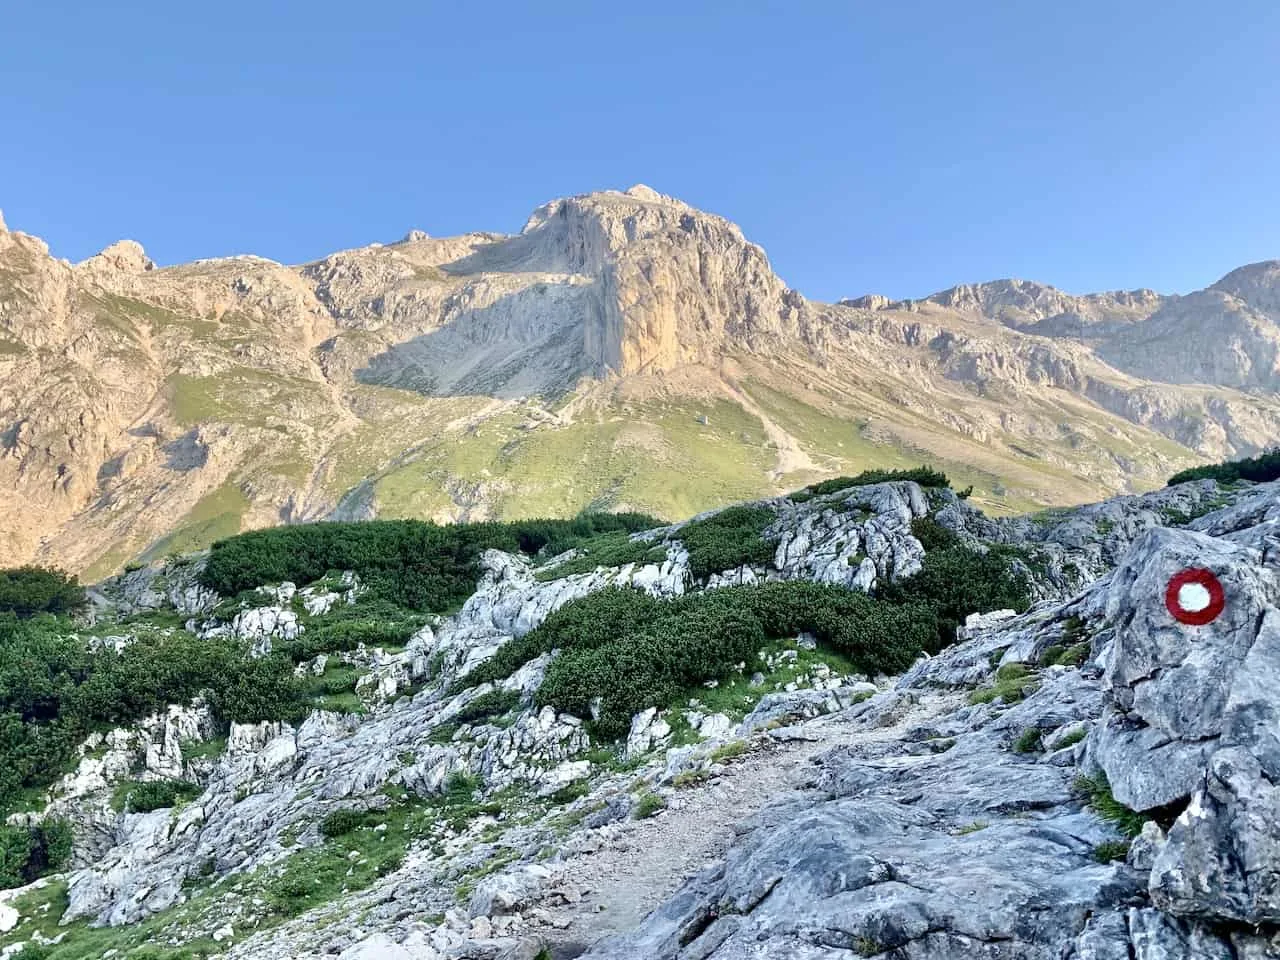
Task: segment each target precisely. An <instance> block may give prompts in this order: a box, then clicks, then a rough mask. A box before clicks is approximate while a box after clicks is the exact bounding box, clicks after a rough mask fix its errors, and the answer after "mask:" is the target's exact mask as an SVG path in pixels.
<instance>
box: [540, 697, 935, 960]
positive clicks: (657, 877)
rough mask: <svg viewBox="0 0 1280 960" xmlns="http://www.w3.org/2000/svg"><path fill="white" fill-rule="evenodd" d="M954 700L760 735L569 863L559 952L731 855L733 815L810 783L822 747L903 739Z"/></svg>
mask: <svg viewBox="0 0 1280 960" xmlns="http://www.w3.org/2000/svg"><path fill="white" fill-rule="evenodd" d="M955 703H956V698H955V696H954V695H930V696H926V697H923V698H921V700H920V701H919V702H918V703H911V704H909V705H908V706H907V708H906V709H905V710H904V711H903V712H902V713H901V715H900V716H898V717H897V718H896V719H895V720H894V721H893V722H892V723H890V724H888V725H885V726H880V727H870V728H868V727H866V726H864V725H862V724H860V723H859V722H858V721H857V720H856V719H852V720H851V719H850V718H849V717H848V716H847V714H835V715H832V716H829V717H818V718H816V719H813V720H809V721H806V722H805V723H803V724H799V725H797V726H795V727H791V728H788V730H787V731H778V732H777V734H778V735H782V736H789V738H788V739H778V737H777V736H775V735H766V736H764V737H762V738H761V739H759V740H757V741H755V743H754V744H753V747H752V749H751V750H750V751H749V752H748V753H746V754H744V755H743V756H742V757H740V758H739V759H736V760H734V761H732V762H731V763H730V764H729V766H728V770H727V772H726V773H725V774H724V775H723V776H719V777H716V778H715V779H714V780H711V781H709V782H707V783H705V784H703V785H701V786H699V787H694V788H690V789H686V790H681V791H680V792H679V793H677V795H676V796H675V797H674V798H673V800H672V801H671V803H670V805H669V806H668V808H667V809H666V810H664V811H663V812H661V813H659V814H657V815H655V816H653V817H651V818H649V819H647V820H633V821H628V822H627V823H626V824H625V825H624V826H623V829H622V832H621V833H620V834H619V835H618V836H617V837H615V838H614V839H612V840H611V841H609V842H608V843H606V844H604V845H602V846H601V847H600V848H599V849H598V850H595V851H592V852H589V853H587V852H584V853H579V854H577V855H575V856H573V857H571V858H570V859H568V860H567V861H566V862H565V864H564V867H563V875H565V876H567V877H571V878H572V879H573V880H574V881H575V882H576V883H578V884H580V885H581V886H583V887H584V888H585V889H586V890H587V892H586V894H585V896H584V897H583V900H582V902H581V903H578V904H574V905H573V906H565V907H561V908H559V909H558V910H555V911H552V913H553V915H554V914H559V922H560V923H565V922H566V921H567V924H568V925H567V926H565V927H564V929H561V930H552V931H548V932H547V935H548V939H549V940H550V941H551V943H552V956H553V957H554V958H555V960H568V958H572V957H576V956H577V955H578V954H579V953H581V952H583V951H585V950H586V949H587V947H588V946H590V945H591V944H593V943H595V942H596V941H597V940H599V939H601V938H603V937H607V936H610V935H613V934H617V933H622V932H624V931H627V930H630V929H631V928H633V927H635V926H636V925H637V924H638V923H639V922H640V920H642V919H643V918H644V916H645V915H646V914H647V913H649V911H650V910H652V909H654V908H655V907H656V906H658V905H659V904H660V903H662V902H663V901H664V900H666V899H667V898H668V897H670V896H671V894H672V893H674V892H675V891H676V890H677V889H678V888H679V886H680V885H681V884H682V883H683V882H684V881H685V880H686V879H687V878H688V877H690V876H691V875H693V874H695V873H697V872H698V871H700V870H702V869H703V868H705V867H708V866H711V865H713V864H715V863H717V862H718V861H719V860H720V859H721V858H722V857H723V856H724V854H725V852H726V851H727V850H728V848H729V845H730V843H731V842H732V840H733V838H734V836H735V833H734V826H735V824H737V823H739V822H741V821H743V820H746V819H747V818H749V817H750V816H752V815H753V814H755V813H756V812H757V811H759V810H760V809H762V808H763V807H765V806H767V805H768V804H770V803H773V802H776V801H779V800H782V799H785V798H786V795H787V794H788V793H790V792H791V791H793V790H796V789H798V788H804V787H805V786H807V785H812V783H813V780H814V778H815V775H816V773H817V769H816V767H815V766H814V764H813V763H812V760H813V758H814V757H815V756H817V755H818V754H820V753H824V752H826V751H827V750H830V749H831V748H832V747H835V746H839V745H841V744H849V743H856V742H863V743H866V742H871V741H879V740H892V739H897V738H899V737H901V736H902V734H903V732H904V731H905V730H907V729H908V728H910V727H914V726H916V725H918V724H921V723H924V722H926V721H927V720H928V719H929V718H931V717H935V716H937V715H938V714H940V713H943V712H946V711H947V710H948V709H949V708H951V707H952V706H954V705H955ZM801 738H803V739H801Z"/></svg>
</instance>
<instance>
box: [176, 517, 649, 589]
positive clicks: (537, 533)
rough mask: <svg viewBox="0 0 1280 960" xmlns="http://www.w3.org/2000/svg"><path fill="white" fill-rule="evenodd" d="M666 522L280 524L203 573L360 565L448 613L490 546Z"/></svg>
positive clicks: (278, 573) (537, 546)
mask: <svg viewBox="0 0 1280 960" xmlns="http://www.w3.org/2000/svg"><path fill="white" fill-rule="evenodd" d="M661 525H662V522H661V521H660V520H656V519H655V518H653V517H649V516H646V515H644V514H638V513H617V514H612V513H589V514H583V515H580V516H578V517H575V518H574V519H572V520H524V521H515V522H511V523H463V524H455V525H451V526H439V525H437V524H434V523H428V522H426V521H422V520H378V521H369V522H363V523H312V524H301V525H296V526H287V527H274V528H271V529H267V530H254V531H252V532H250V533H242V534H239V535H238V536H235V537H231V538H229V539H227V540H220V541H218V542H217V543H215V544H214V545H213V547H212V548H211V550H210V553H209V559H208V562H207V563H206V565H205V568H204V570H203V572H202V573H201V575H200V579H201V582H202V583H204V585H205V586H207V587H210V588H212V589H214V590H216V591H218V593H221V594H223V595H226V596H231V595H234V594H237V593H239V592H240V591H242V590H247V589H250V588H252V587H256V586H259V585H261V584H264V583H280V582H283V581H285V580H291V581H293V582H295V583H311V582H313V581H315V580H318V579H320V578H321V577H323V576H325V575H326V574H328V573H330V572H331V571H336V570H354V571H355V572H356V573H358V574H359V575H360V577H361V579H362V580H363V581H364V582H365V584H366V585H367V586H368V588H369V590H370V593H371V595H372V596H373V597H377V598H382V599H386V600H390V601H392V602H394V603H396V604H398V605H400V606H402V607H407V608H409V609H414V610H427V611H434V612H444V611H446V610H449V609H451V608H452V607H455V606H457V605H458V604H460V603H461V602H462V601H463V600H465V599H466V598H467V597H468V596H470V594H471V593H472V591H473V590H474V589H475V583H476V580H477V579H478V578H479V557H480V554H481V552H482V551H484V550H486V549H490V548H496V549H500V550H506V551H509V552H517V551H520V552H523V553H526V554H529V555H531V556H532V555H534V554H537V553H539V552H540V551H542V552H546V553H547V554H558V553H563V552H564V551H565V550H568V549H571V548H572V547H574V546H577V545H578V544H579V543H582V542H584V541H587V540H590V539H592V538H594V537H597V536H599V535H600V534H602V533H608V532H611V531H626V532H633V531H636V530H645V529H650V528H652V527H657V526H661Z"/></svg>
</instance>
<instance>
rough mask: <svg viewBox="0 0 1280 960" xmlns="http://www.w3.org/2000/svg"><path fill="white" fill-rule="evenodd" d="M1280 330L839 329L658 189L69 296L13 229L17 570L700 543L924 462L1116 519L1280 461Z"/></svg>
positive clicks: (1253, 310)
mask: <svg viewBox="0 0 1280 960" xmlns="http://www.w3.org/2000/svg"><path fill="white" fill-rule="evenodd" d="M1278 297H1280V294H1278V293H1277V267H1276V265H1275V264H1274V263H1268V264H1258V265H1254V266H1251V267H1244V268H1241V269H1240V270H1237V271H1234V272H1233V273H1231V274H1229V275H1228V276H1227V277H1225V278H1223V280H1221V281H1220V282H1219V283H1217V284H1214V285H1213V286H1212V287H1210V288H1209V289H1207V290H1204V291H1201V292H1198V293H1195V294H1191V295H1189V296H1185V297H1166V296H1160V295H1157V294H1154V293H1152V292H1150V291H1136V292H1133V293H1113V294H1099V295H1092V296H1087V297H1072V296H1068V295H1066V294H1063V293H1061V292H1060V291H1056V290H1053V289H1052V288H1048V287H1043V286H1039V285H1036V284H1030V283H1024V282H1021V281H1001V282H998V283H993V284H982V285H978V286H972V287H957V288H955V289H953V290H951V291H947V292H946V293H943V294H938V295H936V296H934V297H930V298H928V299H925V300H921V301H912V302H896V303H890V302H888V301H887V300H885V299H884V298H878V297H866V298H862V299H860V300H857V301H846V302H845V303H842V304H834V305H832V304H822V303H817V302H814V301H810V300H807V299H806V298H805V297H804V296H802V295H801V294H800V293H799V292H797V291H794V290H790V289H788V288H787V287H786V286H785V285H784V283H783V282H782V281H781V280H780V279H779V278H778V277H777V276H776V275H775V274H774V273H773V272H772V270H771V268H770V266H769V263H768V260H767V259H766V257H765V255H764V252H763V251H762V250H761V249H760V248H759V247H757V246H755V245H754V244H752V243H750V242H748V241H747V240H746V239H745V238H744V237H743V235H742V233H741V231H740V230H739V229H738V228H737V227H736V226H734V225H733V224H732V223H730V222H729V221H727V220H725V219H723V218H721V217H717V216H714V215H711V214H707V213H704V212H701V211H698V210H695V209H693V208H692V207H690V206H688V205H687V204H684V203H681V202H680V201H678V200H675V199H672V198H670V197H665V196H662V195H659V194H657V193H655V192H654V191H652V190H649V189H648V188H645V187H634V188H632V189H631V190H628V191H626V192H625V193H619V192H605V193H598V194H590V195H586V196H579V197H572V198H568V199H564V200H557V201H553V202H551V203H549V204H546V205H545V206H543V207H541V208H539V209H538V210H536V211H535V212H534V214H533V215H532V217H531V218H530V219H529V221H528V223H527V224H526V225H525V227H524V229H523V230H522V231H521V232H520V233H519V234H516V235H512V236H508V235H498V234H483V233H477V234H468V235H464V236H460V237H451V238H446V239H435V238H430V237H428V236H426V235H425V234H422V233H421V232H418V231H414V232H412V233H410V234H409V235H408V236H406V237H405V238H404V240H402V241H400V242H398V243H393V244H388V245H378V244H375V245H371V246H369V247H364V248H360V249H355V250H348V251H343V252H340V253H336V254H334V255H332V256H330V257H327V258H325V259H323V260H321V261H318V262H316V263H310V264H305V265H302V266H298V267H290V266H284V265H281V264H278V263H274V262H272V261H269V260H264V259H262V258H259V257H252V256H242V257H232V258H226V259H220V260H205V261H197V262H195V263H189V264H182V265H177V266H169V267H159V266H157V265H155V264H154V263H152V262H151V261H150V260H149V259H148V258H147V257H146V255H145V253H144V252H143V250H142V248H141V247H140V246H139V245H138V244H136V243H134V242H132V241H122V242H120V243H118V244H115V245H113V246H111V247H109V248H108V249H107V250H104V251H103V252H102V253H101V254H99V255H97V256H95V257H91V258H89V259H88V260H86V261H85V262H83V263H80V264H76V265H72V264H69V263H67V262H65V261H62V260H58V259H56V258H54V257H52V256H51V255H50V254H49V251H48V248H47V247H46V245H45V244H44V243H43V242H42V241H41V240H39V239H37V238H35V237H31V236H28V235H26V234H23V233H20V232H16V231H8V230H6V229H5V228H4V227H3V226H2V225H0V489H3V490H5V491H6V492H7V495H6V496H5V497H4V498H2V499H0V558H3V559H4V560H5V562H10V563H17V562H23V561H27V560H32V559H35V560H39V561H42V562H56V563H58V564H61V565H64V566H66V567H68V568H70V569H73V570H76V571H81V572H85V573H86V575H87V576H88V577H89V578H90V579H96V578H98V577H101V576H103V575H106V574H108V573H111V572H113V571H116V570H118V569H119V568H120V567H121V566H123V565H124V564H125V563H126V562H128V561H131V560H134V559H137V558H142V559H154V558H157V557H161V556H164V555H166V554H168V553H171V552H175V551H178V552H180V551H182V550H187V549H193V548H196V547H199V546H202V545H204V544H207V543H208V542H210V541H211V540H213V539H215V538H217V537H219V536H225V535H227V534H230V533H234V532H236V531H238V530H240V529H245V528H248V527H257V526H268V525H273V524H279V523H284V522H291V521H297V520H305V519H319V518H324V517H339V518H359V517H370V516H381V517H395V516H414V517H428V518H436V519H440V520H456V519H468V518H470V519H476V518H482V517H517V516H530V515H561V516H564V515H571V514H573V513H576V512H577V511H579V510H581V509H583V508H586V507H592V508H597V509H598V508H606V509H620V508H637V509H644V510H648V511H651V512H654V513H657V514H659V515H662V516H665V517H668V518H670V519H673V520H674V519H679V518H681V517H685V516H689V515H691V514H693V513H696V512H697V511H699V510H703V509H706V508H709V507H711V506H714V505H717V504H721V503H725V502H728V501H731V500H735V499H749V498H751V497H756V496H761V495H767V494H775V493H779V492H783V491H785V490H790V489H795V488H797V487H799V486H801V485H803V484H804V483H807V482H810V481H812V480H814V479H817V478H821V477H824V476H830V475H834V474H840V473H856V472H858V471H860V470H862V469H865V468H868V467H873V466H883V467H897V466H905V465H908V464H911V463H916V462H919V461H920V460H921V459H926V460H929V461H931V462H936V463H938V464H940V465H943V466H944V467H946V468H947V469H948V472H949V473H950V474H951V475H952V476H953V477H955V478H956V479H957V480H959V481H960V482H961V483H962V484H966V485H967V484H969V483H972V484H973V485H974V488H975V490H974V498H975V502H976V503H979V504H982V505H985V506H986V507H988V508H991V509H995V510H1001V511H1014V510H1023V509H1031V508H1033V507H1035V506H1042V505H1053V504H1066V503H1079V502H1086V501H1090V500H1096V499H1098V498H1101V497H1104V496H1107V495H1109V494H1112V493H1115V492H1118V491H1135V490H1141V489H1149V488H1151V487H1154V486H1157V485H1159V484H1160V483H1162V482H1163V480H1164V479H1165V478H1166V477H1167V476H1168V475H1169V474H1171V473H1172V472H1174V471H1175V470H1177V469H1179V468H1181V467H1185V466H1187V465H1189V464H1191V463H1194V462H1196V461H1197V460H1200V459H1203V458H1206V457H1210V458H1215V459H1221V458H1222V457H1224V456H1227V455H1235V454H1247V453H1252V452H1255V451H1256V450H1257V449H1259V448H1261V447H1264V446H1266V445H1267V444H1269V443H1271V442H1273V441H1274V438H1275V437H1276V436H1277V435H1280V405H1278V404H1277V401H1276V383H1277V373H1276V344H1277V342H1280V334H1278V332H1277V331H1278V328H1277V322H1280V312H1278V311H1280V308H1278V307H1277V298H1278Z"/></svg>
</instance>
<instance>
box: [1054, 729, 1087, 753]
mask: <svg viewBox="0 0 1280 960" xmlns="http://www.w3.org/2000/svg"><path fill="white" fill-rule="evenodd" d="M1087 736H1089V731H1088V730H1083V729H1082V730H1072V731H1071V732H1070V733H1068V734H1067V735H1066V736H1065V737H1063V738H1062V739H1061V740H1059V741H1058V745H1057V746H1056V747H1054V749H1055V750H1065V749H1066V748H1067V747H1074V746H1075V745H1076V744H1077V743H1079V742H1080V741H1082V740H1083V739H1084V738H1085V737H1087Z"/></svg>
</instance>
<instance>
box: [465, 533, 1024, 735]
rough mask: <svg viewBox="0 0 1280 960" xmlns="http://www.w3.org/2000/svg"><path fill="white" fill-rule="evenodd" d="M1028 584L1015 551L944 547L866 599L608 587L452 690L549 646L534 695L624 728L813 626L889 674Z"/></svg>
mask: <svg viewBox="0 0 1280 960" xmlns="http://www.w3.org/2000/svg"><path fill="white" fill-rule="evenodd" d="M1028 603H1029V595H1028V587H1027V583H1026V580H1025V578H1024V577H1022V576H1020V575H1019V574H1018V573H1017V572H1015V570H1014V568H1013V564H1012V560H1011V558H1010V557H1008V556H1006V555H1004V554H1001V553H999V552H998V551H989V552H988V553H985V554H984V553H979V552H977V551H974V550H969V549H967V548H964V547H958V546H950V547H943V548H942V549H940V550H935V551H933V552H932V553H928V554H926V556H925V560H924V563H923V568H922V569H921V571H920V572H919V573H918V574H917V575H916V576H914V577H911V578H909V579H907V580H904V581H902V582H901V583H898V584H893V585H891V586H889V587H887V588H886V589H885V590H884V591H883V593H882V596H880V597H877V598H872V597H869V596H867V595H866V594H864V593H862V592H861V591H857V590H850V589H847V588H845V587H838V586H832V585H828V584H817V583H812V582H810V581H782V582H776V583H765V584H758V585H755V586H745V587H727V588H723V589H719V590H711V591H704V592H699V593H694V594H689V595H687V596H684V597H680V598H677V599H674V600H658V599H655V598H654V597H652V596H650V595H648V594H646V593H644V592H643V591H640V590H636V589H633V588H630V587H609V588H606V589H604V590H599V591H596V592H594V593H590V594H587V595H586V596H584V597H579V598H577V599H574V600H571V601H570V602H568V603H566V604H565V605H564V606H562V607H560V608H559V609H558V610H556V611H554V612H553V613H552V614H550V615H549V616H548V617H547V618H546V620H544V621H543V622H542V623H541V624H540V625H539V626H538V627H537V628H535V629H534V630H531V631H530V632H529V633H527V634H525V635H524V636H523V637H520V638H518V639H515V640H512V641H510V642H508V643H507V644H505V645H504V646H503V647H502V648H501V649H500V650H499V651H498V653H497V654H496V655H495V656H494V657H493V658H492V659H491V660H490V661H488V662H487V663H485V664H482V665H481V666H480V667H478V668H477V669H476V670H475V671H473V672H472V673H471V674H470V675H469V676H468V677H466V678H464V679H462V680H460V681H458V682H457V683H456V684H455V685H454V692H455V693H456V692H457V691H458V690H461V689H464V688H466V687H468V686H473V685H475V684H478V683H482V682H489V681H496V680H500V679H502V678H505V677H508V676H510V675H511V674H512V673H514V672H515V671H516V670H517V669H519V668H520V667H521V666H522V665H523V664H525V663H527V662H528V661H530V660H532V659H534V658H535V657H537V656H539V655H541V654H543V653H546V652H548V651H551V650H557V649H558V650H560V655H559V656H558V657H557V658H556V659H555V660H553V661H552V662H551V664H550V666H549V667H548V669H547V674H546V677H545V679H544V680H543V683H542V686H541V688H540V689H539V691H538V694H537V698H536V702H537V703H538V705H539V706H542V705H546V704H550V705H552V706H554V707H556V708H557V709H559V710H564V711H567V712H569V713H573V714H575V715H577V716H582V717H587V716H589V715H591V712H592V710H593V707H594V709H595V712H596V720H595V732H596V733H597V734H598V735H600V736H603V737H606V738H616V737H620V736H622V735H623V734H625V733H626V731H627V729H628V726H629V724H630V720H631V717H632V716H633V715H634V714H635V713H637V712H638V711H640V710H643V709H645V708H647V707H650V706H663V705H665V704H667V703H671V702H674V701H675V700H677V699H679V698H680V697H681V696H682V695H683V694H686V693H687V692H689V691H690V690H691V689H693V688H697V687H699V686H700V685H701V684H703V683H705V682H706V681H708V680H718V679H722V678H724V677H726V676H728V675H730V674H731V673H732V672H733V671H734V670H735V668H737V666H738V665H739V664H744V665H751V664H753V663H754V660H755V657H756V654H757V652H758V651H759V650H760V648H761V647H762V646H763V645H764V643H765V642H766V640H768V639H769V638H784V637H792V636H795V635H797V634H799V633H802V632H809V633H812V634H814V635H815V636H816V637H817V638H818V641H819V642H820V643H822V644H823V645H824V646H826V647H827V648H828V649H830V650H833V651H835V652H838V653H840V654H841V655H843V656H844V657H846V658H848V660H849V661H850V662H851V663H852V664H853V665H854V666H855V668H856V669H858V670H860V671H862V672H865V673H871V674H875V673H896V672H898V671H901V670H903V669H905V668H906V667H908V666H910V664H911V663H912V661H913V660H914V659H915V658H916V657H917V656H918V655H919V654H920V652H921V651H928V652H931V653H933V652H937V651H938V650H939V649H941V647H943V646H944V645H946V644H947V643H950V642H951V641H952V640H953V639H954V636H955V626H956V624H957V623H959V622H962V621H963V619H964V617H965V616H966V615H967V614H969V613H973V612H979V611H982V612H985V611H990V610H994V609H997V608H1000V607H1012V608H1013V609H1016V610H1023V609H1026V607H1027V605H1028Z"/></svg>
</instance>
